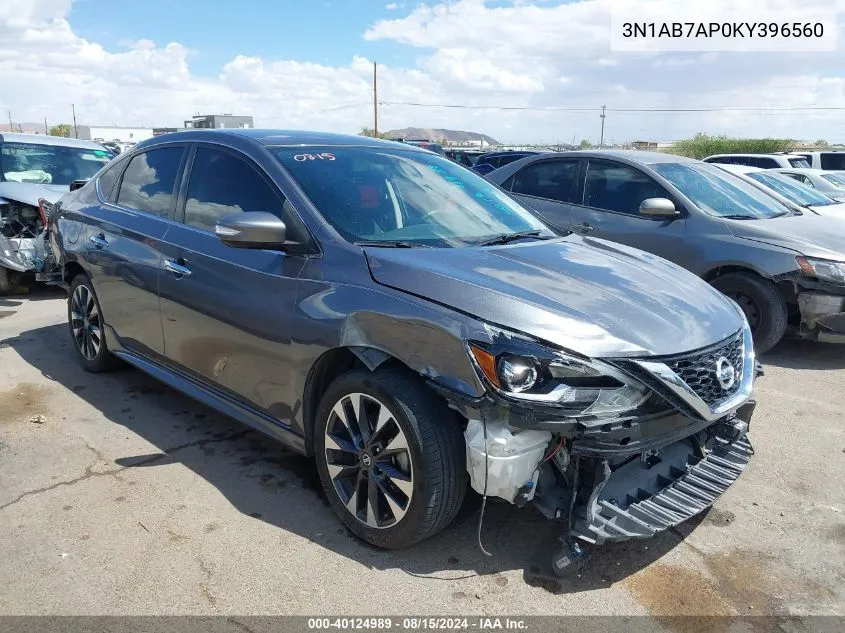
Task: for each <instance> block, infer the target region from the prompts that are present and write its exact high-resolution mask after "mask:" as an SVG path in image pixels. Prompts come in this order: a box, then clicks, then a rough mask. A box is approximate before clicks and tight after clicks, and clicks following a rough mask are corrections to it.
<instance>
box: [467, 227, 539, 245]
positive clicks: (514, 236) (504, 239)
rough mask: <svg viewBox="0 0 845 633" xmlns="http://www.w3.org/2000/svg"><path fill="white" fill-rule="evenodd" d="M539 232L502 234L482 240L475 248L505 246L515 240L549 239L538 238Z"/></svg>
mask: <svg viewBox="0 0 845 633" xmlns="http://www.w3.org/2000/svg"><path fill="white" fill-rule="evenodd" d="M540 233H541V231H539V230H536V231H520V232H518V233H502V234H501V235H496V236H494V237H491V238H489V239H486V240H482V241H481V242H478V243H477V244H476V246H493V245H494V244H507V243H508V242H513V241H516V240H521V239H523V238H526V237H536V238H538V239H550V238H546V237H540Z"/></svg>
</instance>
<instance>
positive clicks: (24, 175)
mask: <svg viewBox="0 0 845 633" xmlns="http://www.w3.org/2000/svg"><path fill="white" fill-rule="evenodd" d="M111 156H112V155H111V154H110V153H109V152H107V151H106V150H104V149H103V148H102V147H100V146H99V145H98V144H97V143H93V142H90V141H79V140H76V139H67V138H61V137H58V136H42V135H39V134H9V133H5V132H4V133H0V293H6V292H9V291H11V290H12V289H13V288H14V287H15V286H16V285H17V284H18V281H19V279H20V278H21V276H22V275H27V274H31V273H37V272H40V271H41V270H43V269H44V260H45V257H46V255H47V253H46V250H47V249H46V243H45V241H44V239H43V237H44V235H43V231H44V228H45V226H46V225H47V215H48V214H49V213H50V208H51V206H52V204H53V203H54V202H55V201H56V200H58V199H59V197H60V196H62V195H63V194H65V193H67V191H68V186H69V185H70V183H71V182H73V181H74V180H78V179H85V178H90V177H91V176H93V175H94V174H96V173H97V172H98V171H99V170H100V168H101V167H102V166H103V165H104V164H105V163H107V162H109V160H110V159H111Z"/></svg>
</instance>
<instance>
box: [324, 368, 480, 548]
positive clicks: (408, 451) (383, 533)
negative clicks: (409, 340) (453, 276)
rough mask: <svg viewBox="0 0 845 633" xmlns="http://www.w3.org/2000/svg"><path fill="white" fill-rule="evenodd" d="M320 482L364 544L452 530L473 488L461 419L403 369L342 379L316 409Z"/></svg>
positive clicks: (393, 544) (404, 542)
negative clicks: (468, 470) (468, 484)
mask: <svg viewBox="0 0 845 633" xmlns="http://www.w3.org/2000/svg"><path fill="white" fill-rule="evenodd" d="M317 416H318V417H317V421H316V424H315V429H314V433H315V437H314V446H315V451H316V458H317V469H318V471H319V473H320V481H321V482H322V484H323V488H324V489H325V491H326V494H327V495H328V498H329V502H330V504H331V506H332V508H333V509H334V511H335V513H336V514H337V515H338V517H339V518H340V520H341V521H343V523H344V524H345V525H346V526H347V527H348V528H349V529H350V530H352V532H354V533H355V534H357V535H358V536H359V537H361V538H362V539H364V540H365V541H367V542H369V543H371V544H373V545H376V546H377V547H383V548H387V549H393V548H399V547H406V546H409V545H413V544H414V543H417V542H419V541H422V540H424V539H426V538H428V537H429V536H432V535H434V534H436V533H437V532H439V531H440V530H442V529H443V528H444V527H446V526H447V525H448V524H449V523H450V522H451V521H452V519H454V518H455V515H456V514H457V513H458V510H459V509H460V506H461V503H462V501H463V498H464V494H465V493H466V488H467V473H466V461H465V460H466V456H465V449H464V441H463V433H462V429H461V425H460V423H459V420H458V419H457V417H456V415H455V414H454V412H452V411H451V410H450V409H449V408H448V407H447V406H446V405H445V403H443V402H442V401H439V400H438V399H437V398H436V397H435V396H434V395H433V394H432V393H431V392H430V391H429V390H428V389H426V387H425V386H424V385H423V384H422V383H421V381H420V379H419V377H417V376H416V375H414V374H411V373H410V372H408V371H406V370H404V369H401V368H399V369H398V368H396V367H389V366H385V367H382V368H380V369H378V370H376V371H375V372H372V373H371V372H369V371H365V370H356V371H353V372H350V373H348V374H345V375H343V376H341V377H340V378H338V379H337V380H335V381H334V382H333V383H332V384H331V385H330V386H329V388H328V389H327V390H326V393H325V395H324V396H323V399H322V401H321V403H320V407H319V409H318V412H317Z"/></svg>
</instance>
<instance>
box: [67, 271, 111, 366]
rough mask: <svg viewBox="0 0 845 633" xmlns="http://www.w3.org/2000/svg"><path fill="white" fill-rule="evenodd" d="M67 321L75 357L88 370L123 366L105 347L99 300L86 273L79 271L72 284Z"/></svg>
mask: <svg viewBox="0 0 845 633" xmlns="http://www.w3.org/2000/svg"><path fill="white" fill-rule="evenodd" d="M67 320H68V327H69V328H70V337H71V340H72V341H73V348H74V350H76V358H77V360H78V361H79V363H80V364H81V365H82V367H83V368H84V369H85V370H86V371H90V372H94V373H100V372H105V371H112V370H114V369H116V368H117V367H119V366H120V361H119V360H118V359H117V358H116V357H114V356H112V354H111V352H109V350H108V348H107V347H106V338H105V332H104V323H103V317H102V312H101V311H100V302H99V301H98V300H97V295H96V293H95V292H94V286H93V284H92V283H91V280H90V279H89V278H88V277H87V276H86V275H83V274H79V275H77V276H76V277H74V278H73V281H71V283H70V292H69V294H68V298H67Z"/></svg>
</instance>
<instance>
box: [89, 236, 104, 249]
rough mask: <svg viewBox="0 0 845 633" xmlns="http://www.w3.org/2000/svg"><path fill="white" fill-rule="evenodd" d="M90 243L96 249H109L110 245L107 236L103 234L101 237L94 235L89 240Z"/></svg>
mask: <svg viewBox="0 0 845 633" xmlns="http://www.w3.org/2000/svg"><path fill="white" fill-rule="evenodd" d="M88 241H89V242H91V243H92V244H93V245H94V246H95V247H96V248H108V245H109V242H108V240H107V239H106V236H105V235H103V234H102V233H100V234H99V235H92V236H91V237H89V238H88Z"/></svg>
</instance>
